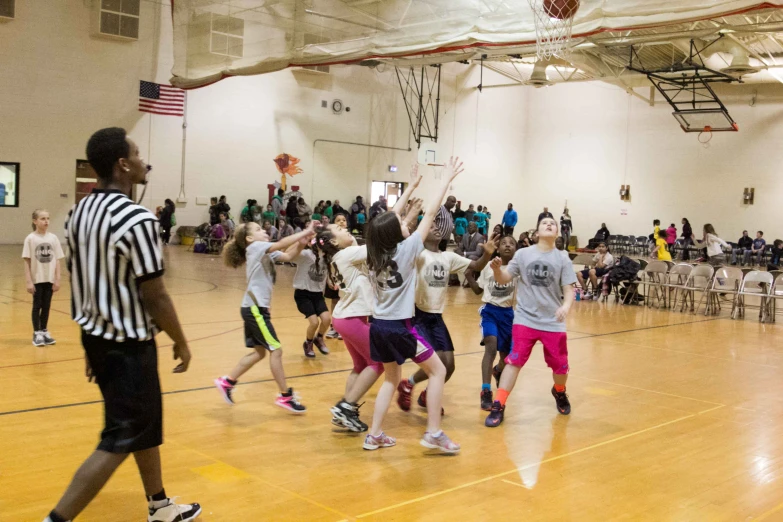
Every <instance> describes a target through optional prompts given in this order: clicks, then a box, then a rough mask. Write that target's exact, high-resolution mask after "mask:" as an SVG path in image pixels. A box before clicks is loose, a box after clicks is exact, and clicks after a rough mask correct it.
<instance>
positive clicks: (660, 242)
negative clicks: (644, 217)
mask: <svg viewBox="0 0 783 522" xmlns="http://www.w3.org/2000/svg"><path fill="white" fill-rule="evenodd" d="M675 237H676V236H675ZM667 238H668V234H667V233H666V231H665V230H658V239H657V240H656V241H655V248H654V249H653V254H654V255H655V257H657V258H658V261H671V260H672V255H671V253H670V252H669V245H668V244H667V243H666V239H667Z"/></svg>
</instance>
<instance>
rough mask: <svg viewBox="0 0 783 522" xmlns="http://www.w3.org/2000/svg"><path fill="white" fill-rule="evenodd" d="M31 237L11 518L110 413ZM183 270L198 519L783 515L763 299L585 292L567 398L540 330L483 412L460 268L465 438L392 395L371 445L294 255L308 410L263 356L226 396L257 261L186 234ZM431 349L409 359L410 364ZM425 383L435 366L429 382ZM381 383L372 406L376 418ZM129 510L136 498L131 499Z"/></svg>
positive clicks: (130, 478) (290, 365) (289, 327)
mask: <svg viewBox="0 0 783 522" xmlns="http://www.w3.org/2000/svg"><path fill="white" fill-rule="evenodd" d="M20 252H21V246H13V247H0V265H1V266H3V277H2V279H0V378H2V382H3V388H4V389H5V392H4V393H3V394H2V397H0V456H2V457H1V460H0V520H2V521H14V522H16V521H36V522H37V521H40V520H41V519H42V518H43V517H44V516H45V515H46V513H47V512H48V511H49V509H51V508H52V507H53V506H54V504H55V503H56V501H57V500H58V498H59V496H60V495H61V493H62V492H63V490H64V489H65V487H66V485H67V484H68V482H69V480H70V479H71V476H72V475H73V473H74V472H75V471H76V468H77V467H78V466H79V464H80V463H81V462H82V460H83V459H84V458H85V457H86V456H87V455H88V454H89V453H90V452H91V451H92V449H93V448H94V447H95V445H96V443H97V440H98V434H99V431H100V429H101V426H102V405H101V400H100V395H99V392H98V388H97V387H96V386H95V385H92V384H88V383H87V382H86V381H85V379H84V377H83V370H84V367H83V358H82V349H81V346H80V344H79V335H78V334H79V331H78V329H77V327H76V326H75V325H74V324H73V323H72V322H71V320H70V316H69V310H70V308H69V300H68V299H69V296H68V286H67V284H66V285H64V288H63V290H62V291H61V292H60V293H58V294H56V295H55V301H54V303H53V307H52V308H53V309H52V316H51V321H50V328H49V329H50V331H51V332H52V333H53V335H54V336H55V337H56V338H57V341H58V343H57V345H56V346H53V347H47V348H35V347H33V346H32V344H31V326H30V319H29V317H30V302H31V296H30V295H28V294H27V293H26V292H25V285H24V276H23V267H22V261H21V259H19V256H20ZM167 257H168V264H167V266H168V271H167V274H166V284H167V286H168V288H169V290H170V292H171V293H172V294H173V296H174V302H175V304H176V306H177V310H178V312H179V316H180V319H181V321H182V322H183V323H184V325H185V326H184V328H185V331H186V334H187V336H188V338H189V340H190V347H191V350H192V352H193V361H192V364H191V369H190V371H188V373H186V374H183V375H174V374H172V373H171V372H170V369H171V368H173V366H174V362H173V361H172V360H171V355H170V353H171V352H170V341H169V340H168V338H167V337H166V336H165V335H161V336H160V337H159V338H158V342H159V346H160V364H161V381H162V386H163V389H164V390H165V393H166V395H165V397H164V411H165V433H166V435H165V443H164V445H163V447H162V455H163V461H164V462H163V464H164V480H165V483H166V491H167V492H168V493H169V494H170V495H181V500H183V501H185V502H188V501H198V502H200V503H201V504H202V505H203V507H204V514H203V515H202V518H201V519H202V520H205V521H206V520H225V521H235V520H279V521H299V520H324V521H339V520H376V521H387V520H428V521H438V520H443V521H449V522H454V521H463V520H465V521H467V520H470V521H472V520H528V521H533V520H541V521H550V520H575V521H593V520H595V521H607V520H634V521H639V520H651V521H652V520H655V521H659V520H667V521H668V520H671V521H681V520H682V521H685V520H693V521H705V520H710V521H712V520H726V521H738V520H782V519H783V488H782V487H781V474H782V472H783V437H781V436H780V432H781V430H783V401H782V400H781V395H780V394H779V391H780V389H781V387H780V368H781V367H783V343H781V339H783V332H781V331H780V330H779V329H778V328H777V327H776V326H774V325H762V324H759V323H758V322H757V320H756V318H755V313H754V312H749V313H748V314H747V315H748V318H746V319H745V320H739V321H732V320H731V319H729V318H728V317H726V313H725V312H724V315H723V316H722V317H719V318H714V317H704V316H701V315H699V316H694V315H690V314H680V313H673V312H662V311H658V310H653V309H645V308H641V307H623V306H617V305H615V304H614V303H609V304H601V303H594V302H589V303H588V302H579V303H575V305H574V309H573V310H572V313H571V315H570V317H569V318H568V327H569V337H570V353H571V357H570V363H571V367H572V373H571V378H570V381H569V387H568V389H569V394H570V397H571V401H572V405H573V411H572V414H571V416H570V417H563V416H560V415H558V414H557V412H556V410H555V405H554V400H553V399H552V396H551V395H550V393H549V389H550V387H551V377H550V374H549V371H548V369H547V368H546V366H545V365H544V362H543V357H542V355H541V350H540V349H539V348H536V350H534V355H533V357H532V358H531V361H530V363H529V364H528V366H527V367H526V368H525V369H524V371H523V372H522V374H521V377H520V381H519V383H518V386H517V389H516V390H515V391H514V393H513V394H512V396H511V398H510V400H509V407H508V410H507V414H506V421H505V423H504V424H503V425H502V426H501V427H500V428H497V429H488V428H485V427H484V424H483V423H484V418H485V416H486V413H485V412H483V411H481V410H480V409H479V405H478V395H479V388H480V383H481V378H480V359H481V353H482V348H481V347H480V346H479V340H480V334H479V329H478V315H477V309H478V306H479V299H478V297H476V296H474V295H472V293H468V291H466V290H463V289H455V288H452V289H449V306H448V308H447V313H446V322H447V323H448V324H449V326H450V329H451V333H452V336H453V337H454V339H455V344H456V345H457V355H458V357H457V370H456V373H455V374H454V377H453V378H452V380H451V381H450V382H449V383H448V385H447V386H446V398H445V402H444V406H445V409H446V416H445V417H444V429H445V430H446V431H447V433H449V435H451V436H452V438H453V439H454V440H456V441H458V442H460V443H461V444H462V448H463V449H462V454H461V455H459V456H456V457H449V456H442V455H432V454H430V453H428V452H427V450H425V449H424V448H422V447H421V446H419V444H418V440H419V437H420V436H421V434H422V432H423V429H424V426H425V415H424V413H423V412H422V411H419V408H418V407H417V406H415V405H414V409H413V410H412V411H411V412H409V413H403V412H401V411H400V410H399V409H398V408H397V406H396V404H393V405H392V408H391V410H390V413H389V415H388V419H387V423H386V431H387V432H388V433H389V434H391V435H393V436H396V437H398V445H397V447H395V448H390V449H384V450H379V451H376V452H372V453H370V452H366V451H363V450H362V449H361V442H362V436H360V435H355V434H346V433H341V432H334V431H332V428H331V425H330V423H329V419H330V414H329V412H328V409H329V407H330V406H332V405H333V403H334V402H335V401H336V400H337V399H339V398H340V397H341V395H342V392H343V389H344V385H345V378H346V376H347V375H348V371H349V370H350V368H351V363H350V357H349V356H348V354H347V352H346V351H345V348H344V347H343V346H342V343H340V342H338V341H329V344H330V347H331V349H332V354H331V355H329V356H321V355H320V354H319V355H318V356H317V358H316V359H315V360H306V359H305V358H304V357H303V355H302V350H301V342H302V338H303V332H304V320H303V319H302V318H301V317H300V315H299V314H298V313H297V311H296V308H295V306H294V302H293V297H292V293H293V292H292V290H291V287H290V285H291V278H292V275H293V269H291V268H287V267H279V268H280V270H279V274H280V275H279V278H278V283H277V287H276V290H275V297H274V301H273V302H274V304H273V312H272V315H273V320H274V323H275V327H276V329H277V331H278V333H279V335H280V336H281V340H282V341H283V345H284V347H285V350H286V351H285V355H284V358H285V367H286V372H287V373H288V376H289V378H290V384H291V385H292V386H294V387H295V389H296V390H297V391H298V392H299V393H300V394H301V396H302V398H303V402H304V403H305V404H306V405H307V407H308V409H309V411H308V413H307V414H306V415H304V416H302V417H293V416H291V415H289V414H287V413H286V412H285V411H283V410H281V409H279V408H277V407H275V406H274V404H273V398H274V396H275V394H276V393H277V390H276V387H275V385H274V383H273V381H272V379H271V376H270V373H269V367H268V364H267V363H266V361H264V362H262V363H261V364H260V365H259V366H257V367H256V368H254V369H253V370H251V372H250V373H249V374H248V375H247V376H246V379H245V381H244V382H242V385H241V386H240V387H239V388H238V390H237V392H236V399H237V402H238V404H237V405H236V406H234V407H229V406H227V405H226V404H225V403H224V402H223V400H222V399H221V398H220V396H219V395H218V392H217V391H216V390H215V389H214V388H213V386H212V379H214V378H215V377H217V376H219V375H222V374H223V373H224V372H226V371H227V370H228V369H230V368H231V367H232V366H233V365H234V364H235V363H236V361H237V360H238V359H239V357H241V356H242V355H243V354H245V353H246V349H245V348H244V347H243V340H242V333H241V330H242V322H241V321H240V318H239V309H238V308H239V303H240V300H241V298H242V293H243V291H244V287H245V286H244V270H236V271H232V270H230V269H228V268H226V267H224V266H223V265H222V264H221V262H220V260H219V259H218V258H216V257H213V256H206V255H194V254H191V253H188V252H186V251H185V250H184V248H183V247H170V248H169V249H168V251H167ZM413 369H414V366H413V365H412V364H407V365H406V366H405V368H404V371H403V373H404V375H409V374H410V373H411V372H412V371H413ZM420 388H421V386H419V387H417V390H418V389H420ZM374 396H375V390H373V391H372V392H371V393H370V394H369V398H368V402H367V404H366V405H365V406H364V408H363V409H362V414H363V417H364V418H365V420H367V421H369V419H370V417H371V415H372V410H373V397H374ZM144 509H145V504H144V497H143V493H142V489H141V482H140V480H139V478H138V476H137V472H136V469H135V467H134V465H133V463H132V461H128V462H126V463H125V464H124V465H123V466H122V467H121V468H120V469H119V470H118V472H117V473H116V474H115V476H114V477H113V478H112V479H111V481H110V482H109V483H108V485H107V486H106V488H105V489H104V490H103V491H102V492H101V493H100V495H99V496H98V497H97V499H96V500H95V501H94V502H93V503H92V505H90V506H89V507H88V508H87V510H86V511H85V512H84V514H83V515H82V516H81V517H80V518H79V520H84V521H107V520H111V521H125V520H128V521H131V520H135V521H138V520H141V519H142V517H143V516H144ZM118 513H121V515H118Z"/></svg>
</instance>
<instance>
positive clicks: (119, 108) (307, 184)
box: [0, 0, 415, 243]
mask: <svg viewBox="0 0 783 522" xmlns="http://www.w3.org/2000/svg"><path fill="white" fill-rule="evenodd" d="M89 5H90V2H89V1H86V0H85V1H81V0H63V1H60V2H21V3H19V4H18V6H17V19H16V20H14V21H13V22H9V23H6V24H0V39H2V40H3V41H6V42H13V43H14V45H13V46H12V47H5V48H4V49H3V53H2V54H0V70H2V74H0V121H2V122H3V125H2V126H0V161H18V162H20V163H21V164H22V168H21V171H22V179H21V181H20V185H21V205H20V208H19V209H8V208H0V222H2V225H3V226H2V227H0V243H20V242H21V241H22V240H23V239H24V237H25V235H26V234H27V232H28V226H29V222H30V215H31V214H32V211H33V210H34V209H36V208H42V207H44V208H47V209H48V210H49V211H50V212H51V213H52V216H53V224H52V230H53V231H54V232H55V233H61V232H62V222H63V221H64V218H65V216H66V214H67V212H68V210H69V209H70V207H71V206H72V205H73V201H74V183H75V182H74V170H75V162H76V160H77V159H84V158H85V154H84V147H85V144H86V142H87V139H88V138H89V136H90V134H92V132H94V131H95V130H98V129H100V128H102V127H107V126H121V127H124V128H126V129H128V131H129V133H130V136H131V138H132V139H134V140H135V141H136V142H137V143H138V144H139V146H140V148H141V151H142V155H143V156H144V157H145V158H146V159H147V161H149V162H150V163H151V164H152V165H153V167H154V170H153V171H152V174H151V182H150V184H149V187H148V190H147V195H146V196H145V200H144V204H145V205H146V206H148V207H150V208H155V207H156V206H158V205H161V204H162V203H163V200H164V199H165V198H171V199H176V197H177V195H178V194H179V189H180V172H181V150H182V149H181V144H182V129H181V125H182V119H181V118H178V117H167V116H157V115H156V116H150V115H148V114H145V113H141V112H138V110H137V105H138V82H139V80H149V81H157V82H159V83H167V81H168V78H169V76H170V70H171V67H172V65H173V50H172V45H171V15H170V6H169V5H163V4H160V3H158V2H157V1H156V2H151V1H146V0H144V1H142V12H141V23H140V27H141V34H140V38H139V41H137V42H118V41H114V40H105V39H102V38H96V37H93V36H91V35H90V9H89V7H88V6H89ZM332 71H333V72H332V74H331V75H329V76H326V77H323V76H313V75H312V74H309V73H306V72H303V71H282V72H279V73H275V74H271V75H265V76H256V77H248V78H234V79H229V80H224V81H222V82H220V83H218V84H215V85H213V86H209V87H205V88H202V89H198V90H195V91H190V92H189V93H188V129H187V133H188V141H187V156H186V166H187V168H186V183H185V190H186V195H187V199H188V202H187V203H186V204H184V205H178V209H177V221H178V223H179V224H180V225H183V224H192V225H197V224H200V223H202V222H204V221H205V220H206V219H207V207H206V206H202V205H196V204H195V203H196V197H197V196H201V197H209V196H217V195H221V194H225V195H226V196H227V197H228V201H229V204H231V206H232V211H234V212H235V214H238V213H239V211H240V210H241V208H242V207H243V206H244V201H245V200H247V199H248V198H254V199H258V200H259V201H265V200H266V198H267V193H268V191H267V188H266V187H267V185H268V184H270V183H273V182H274V181H276V180H279V178H280V176H279V174H278V172H277V169H276V167H275V165H274V163H273V161H272V160H273V159H274V157H275V156H277V155H278V154H279V153H281V152H287V153H289V154H292V155H294V156H296V157H299V158H300V159H301V160H302V162H301V164H300V165H301V167H302V168H303V170H304V173H303V174H300V175H298V176H296V177H294V178H293V179H289V186H291V185H298V186H300V187H301V189H300V190H302V192H304V194H305V197H306V199H307V200H308V202H312V201H313V200H316V201H317V200H318V199H335V198H338V199H340V200H341V202H342V204H343V205H344V206H346V207H347V206H349V205H350V202H351V201H352V200H353V198H354V197H355V196H356V195H357V194H359V193H363V194H366V195H367V196H369V192H370V183H371V181H372V180H373V179H389V180H395V179H399V178H400V176H403V179H404V177H406V176H407V174H405V173H399V174H397V175H396V177H395V176H392V175H390V174H389V172H388V165H389V164H392V163H397V164H401V165H402V164H408V163H410V161H411V158H412V157H414V154H415V153H413V152H410V153H409V152H405V151H378V150H372V151H370V150H369V149H367V148H363V147H357V146H352V145H339V144H332V143H318V145H317V146H316V147H315V150H316V155H315V156H314V153H313V151H314V148H313V143H314V141H315V140H317V139H329V140H340V141H350V142H356V143H370V142H372V143H375V144H380V145H386V146H395V147H401V148H407V146H408V137H407V134H406V130H407V127H406V125H407V123H406V125H398V124H397V120H398V119H400V121H403V120H402V119H403V118H406V116H405V112H404V109H403V108H402V107H401V102H399V100H397V97H396V96H395V94H396V91H395V90H394V89H398V87H397V86H396V84H395V83H391V82H390V78H391V75H390V74H389V73H386V74H379V73H377V72H375V71H372V70H370V69H366V68H360V67H337V68H333V69H332ZM334 99H341V100H342V101H343V103H344V105H346V106H349V107H350V108H351V111H350V112H344V113H343V114H341V115H339V116H337V115H334V114H332V111H331V109H330V108H326V109H323V108H321V101H322V100H327V101H328V102H329V105H330V106H331V102H332V100H334ZM405 122H407V120H405ZM401 170H403V171H404V170H405V169H401ZM313 189H315V190H316V194H314V193H313ZM61 194H66V196H65V197H61V196H60V195H61Z"/></svg>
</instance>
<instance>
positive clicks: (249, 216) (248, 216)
mask: <svg viewBox="0 0 783 522" xmlns="http://www.w3.org/2000/svg"><path fill="white" fill-rule="evenodd" d="M255 206H256V200H255V199H248V200H247V206H246V207H245V208H243V209H242V212H241V213H240V214H239V220H240V221H242V223H249V222H250V221H253V207H255Z"/></svg>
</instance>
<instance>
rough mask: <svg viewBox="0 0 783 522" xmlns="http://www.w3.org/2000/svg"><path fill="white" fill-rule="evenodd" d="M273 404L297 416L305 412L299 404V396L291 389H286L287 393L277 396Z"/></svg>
mask: <svg viewBox="0 0 783 522" xmlns="http://www.w3.org/2000/svg"><path fill="white" fill-rule="evenodd" d="M275 404H276V405H278V406H280V407H281V408H283V409H284V410H288V411H290V412H291V413H296V414H297V415H299V414H302V413H304V412H306V411H307V408H305V407H304V404H302V403H301V402H299V396H298V395H297V394H295V393H294V389H293V388H288V391H287V392H285V393H281V394H280V395H278V396H277V399H275Z"/></svg>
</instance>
